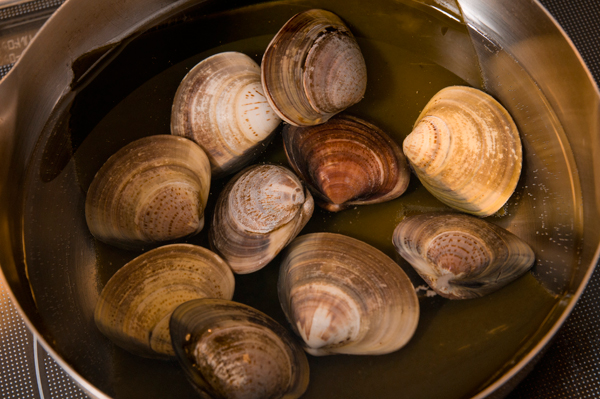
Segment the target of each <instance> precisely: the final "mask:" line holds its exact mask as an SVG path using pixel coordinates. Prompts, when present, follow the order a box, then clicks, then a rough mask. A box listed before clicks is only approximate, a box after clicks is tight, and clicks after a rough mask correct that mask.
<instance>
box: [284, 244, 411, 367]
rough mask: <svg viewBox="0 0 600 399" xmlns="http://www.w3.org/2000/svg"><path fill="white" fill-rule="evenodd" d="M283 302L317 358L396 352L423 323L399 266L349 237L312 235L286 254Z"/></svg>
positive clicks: (380, 253)
mask: <svg viewBox="0 0 600 399" xmlns="http://www.w3.org/2000/svg"><path fill="white" fill-rule="evenodd" d="M278 292H279V301H280V302H281V306H282V308H283V311H284V313H285V314H286V317H287V319H288V320H289V322H290V324H291V325H292V328H293V329H294V331H295V332H296V333H297V334H298V335H299V336H300V337H302V339H303V340H304V343H305V350H306V351H307V352H308V353H310V354H312V355H329V354H337V353H345V354H357V355H358V354H363V355H376V354H384V353H390V352H393V351H396V350H398V349H400V348H401V347H403V346H404V345H405V344H406V343H407V342H408V341H409V340H410V338H411V337H412V336H413V334H414V332H415V330H416V328H417V323H418V320H419V302H418V300H417V296H416V294H415V289H414V287H413V285H412V283H411V282H410V280H409V279H408V277H407V276H406V274H405V273H404V271H403V270H402V268H400V266H398V264H396V263H395V262H394V261H393V260H392V259H390V258H389V257H388V256H386V255H385V254H383V253H382V252H381V251H379V250H377V249H376V248H374V247H372V246H370V245H368V244H366V243H364V242H362V241H359V240H356V239H354V238H351V237H347V236H343V235H340V234H332V233H313V234H307V235H303V236H300V237H298V238H296V239H295V240H294V241H293V242H292V243H291V244H290V245H289V246H288V247H287V248H286V250H285V251H284V253H283V259H282V261H281V269H280V272H279V282H278Z"/></svg>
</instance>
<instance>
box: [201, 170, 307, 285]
mask: <svg viewBox="0 0 600 399" xmlns="http://www.w3.org/2000/svg"><path fill="white" fill-rule="evenodd" d="M313 209H314V202H313V199H312V196H311V194H310V192H308V190H305V188H304V186H303V185H302V182H301V181H300V180H299V179H298V178H297V177H296V176H295V175H294V174H293V173H292V172H291V171H290V170H289V169H287V168H284V167H282V166H277V165H254V166H251V167H249V168H246V169H245V170H243V171H241V172H240V173H238V174H237V175H236V176H235V177H234V178H232V179H231V181H230V182H229V183H228V184H227V186H226V187H225V188H224V189H223V191H222V192H221V194H220V195H219V198H218V199H217V204H216V208H215V213H214V218H213V223H212V225H211V228H210V231H209V238H210V244H211V247H212V248H213V250H214V251H215V252H217V253H218V254H220V255H221V256H222V257H223V258H224V259H225V260H226V261H227V262H228V263H229V265H230V266H231V268H232V269H233V271H234V272H235V273H238V274H245V273H250V272H253V271H256V270H259V269H261V268H262V267H264V266H265V265H266V264H267V263H269V262H270V261H271V260H272V259H273V258H274V257H275V256H276V255H277V254H278V253H279V251H281V250H282V249H283V248H284V247H285V246H286V245H287V244H288V243H289V242H290V241H291V240H292V239H293V238H294V237H296V235H297V234H298V233H299V232H300V230H301V229H302V228H303V227H304V225H306V223H307V222H308V220H309V219H310V217H311V215H312V212H313Z"/></svg>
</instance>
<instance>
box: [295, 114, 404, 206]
mask: <svg viewBox="0 0 600 399" xmlns="http://www.w3.org/2000/svg"><path fill="white" fill-rule="evenodd" d="M283 142H284V146H285V153H286V156H287V159H288V161H289V163H290V165H291V166H292V168H293V169H294V171H295V172H296V173H297V174H298V175H299V176H300V177H301V178H302V179H303V180H304V181H305V182H306V183H307V184H308V186H309V187H310V188H311V191H312V192H313V194H314V195H315V199H316V201H317V204H318V205H320V206H321V207H323V208H325V209H327V210H330V211H339V210H342V209H345V208H347V207H349V206H354V205H366V204H375V203H380V202H385V201H389V200H392V199H395V198H397V197H399V196H400V195H402V193H404V191H405V190H406V188H407V187H408V182H409V180H410V169H409V167H408V163H407V162H406V158H405V157H404V154H402V149H401V148H400V146H399V145H398V144H396V142H394V140H392V139H391V138H390V137H389V136H388V135H387V134H386V133H385V132H383V131H382V130H381V129H379V128H378V127H376V126H375V125H373V124H371V123H369V122H366V121H364V120H362V119H359V118H356V117H353V116H350V115H337V116H335V117H334V118H332V119H330V120H329V121H328V122H326V123H324V124H321V125H317V126H308V127H296V126H290V125H286V126H285V127H284V129H283Z"/></svg>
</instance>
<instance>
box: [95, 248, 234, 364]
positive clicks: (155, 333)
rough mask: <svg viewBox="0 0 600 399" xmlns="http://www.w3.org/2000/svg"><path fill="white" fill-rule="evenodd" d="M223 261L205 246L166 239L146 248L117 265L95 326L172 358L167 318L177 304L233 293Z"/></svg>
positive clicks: (129, 345)
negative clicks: (120, 266) (118, 266)
mask: <svg viewBox="0 0 600 399" xmlns="http://www.w3.org/2000/svg"><path fill="white" fill-rule="evenodd" d="M234 285H235V281H234V278H233V273H232V272H231V269H230V268H229V266H228V265H227V263H226V262H225V261H224V260H223V259H221V258H220V257H219V256H218V255H216V254H215V253H213V252H211V251H209V250H208V249H206V248H202V247H199V246H196V245H191V244H170V245H165V246H162V247H159V248H155V249H153V250H150V251H148V252H146V253H144V254H142V255H140V256H138V257H136V258H135V259H133V260H132V261H130V262H129V263H127V264H126V265H125V266H123V267H122V268H121V269H119V270H118V271H117V272H116V273H115V274H114V275H113V276H112V277H111V278H110V280H109V281H108V282H107V283H106V285H105V287H104V289H103V290H102V293H101V295H100V300H99V301H98V304H97V305H96V309H95V313H94V320H95V322H96V326H97V327H98V329H99V330H100V331H101V332H102V333H103V334H104V335H106V336H107V337H108V338H110V339H111V340H112V341H113V342H114V343H115V344H116V345H118V346H120V347H122V348H123V349H126V350H127V351H129V352H131V353H134V354H136V355H140V356H144V357H150V358H165V359H166V358H173V357H174V356H175V352H174V351H173V347H172V345H171V336H170V333H169V319H170V316H171V313H172V312H173V310H174V309H175V308H176V307H177V306H179V305H180V304H182V303H184V302H187V301H189V300H192V299H196V298H224V299H231V298H232V297H233V290H234Z"/></svg>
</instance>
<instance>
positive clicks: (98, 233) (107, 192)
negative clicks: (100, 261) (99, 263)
mask: <svg viewBox="0 0 600 399" xmlns="http://www.w3.org/2000/svg"><path fill="white" fill-rule="evenodd" d="M210 177H211V176H210V164H209V162H208V158H207V157H206V154H205V153H204V151H202V149H201V148H200V147H198V145H196V144H194V143H193V142H192V141H190V140H188V139H185V138H182V137H176V136H171V135H158V136H149V137H145V138H142V139H139V140H136V141H134V142H132V143H130V144H128V145H126V146H125V147H123V148H122V149H120V150H119V151H118V152H116V153H115V154H114V155H112V156H111V157H110V158H109V159H108V161H106V163H105V164H104V165H103V166H102V167H101V168H100V170H99V171H98V173H97V174H96V176H95V177H94V180H93V181H92V183H91V185H90V187H89V189H88V192H87V196H86V202H85V216H86V221H87V225H88V227H89V229H90V232H91V233H92V235H93V236H94V237H96V238H97V239H98V240H100V241H103V242H106V243H108V244H111V245H115V246H119V247H123V248H128V249H130V248H133V249H139V248H143V247H145V246H148V245H156V244H159V243H162V242H166V241H171V240H174V239H177V238H181V237H185V236H190V235H194V234H197V233H198V232H200V231H201V230H202V228H203V226H204V208H205V207H206V202H207V200H208V193H209V189H210V180H211V178H210Z"/></svg>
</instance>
